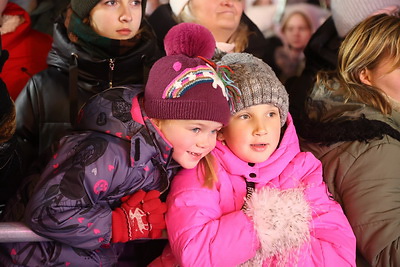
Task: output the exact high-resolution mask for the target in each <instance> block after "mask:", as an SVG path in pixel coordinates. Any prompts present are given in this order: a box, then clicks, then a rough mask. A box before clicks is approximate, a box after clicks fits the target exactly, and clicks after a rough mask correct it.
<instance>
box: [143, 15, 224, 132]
mask: <svg viewBox="0 0 400 267" xmlns="http://www.w3.org/2000/svg"><path fill="white" fill-rule="evenodd" d="M164 46H165V51H166V53H167V56H165V57H163V58H161V59H159V60H158V61H157V62H156V63H155V64H154V65H153V67H152V68H151V70H150V73H149V79H148V82H147V84H146V88H145V96H144V99H145V100H144V107H145V110H146V113H147V115H148V116H149V117H150V118H156V119H175V120H180V119H181V120H210V121H217V122H221V123H223V124H227V123H228V121H229V117H230V111H229V105H228V98H227V95H226V91H225V90H226V88H225V86H224V84H223V82H222V80H221V79H220V78H219V76H218V75H217V73H216V71H215V69H214V68H213V67H212V66H211V65H212V64H214V63H213V62H211V61H210V60H209V59H210V58H211V57H212V56H213V54H214V51H215V39H214V37H213V35H212V34H211V32H210V31H209V30H207V29H206V28H204V27H203V26H201V25H198V24H194V23H180V24H178V25H176V26H174V27H173V28H171V30H170V31H169V32H168V33H167V35H166V37H165V39H164Z"/></svg>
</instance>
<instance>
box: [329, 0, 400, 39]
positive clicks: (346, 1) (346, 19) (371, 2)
mask: <svg viewBox="0 0 400 267" xmlns="http://www.w3.org/2000/svg"><path fill="white" fill-rule="evenodd" d="M389 6H400V0H331V12H332V18H333V21H334V23H335V27H336V30H337V32H338V34H339V36H340V37H345V36H346V34H347V33H348V32H349V31H350V29H351V28H353V27H354V26H355V25H357V24H358V23H360V22H361V21H362V20H363V19H365V18H367V17H368V16H370V15H371V14H373V13H374V12H376V11H378V10H381V9H384V8H386V7H389Z"/></svg>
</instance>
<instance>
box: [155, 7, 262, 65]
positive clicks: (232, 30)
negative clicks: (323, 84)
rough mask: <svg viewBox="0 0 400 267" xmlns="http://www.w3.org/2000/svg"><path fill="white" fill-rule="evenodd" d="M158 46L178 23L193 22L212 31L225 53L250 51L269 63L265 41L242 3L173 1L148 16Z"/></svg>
mask: <svg viewBox="0 0 400 267" xmlns="http://www.w3.org/2000/svg"><path fill="white" fill-rule="evenodd" d="M149 22H150V24H151V26H152V27H153V29H154V31H155V33H156V35H157V38H158V42H159V44H162V40H163V38H164V36H165V34H166V33H167V31H168V30H169V29H170V28H171V27H172V26H173V25H175V24H177V23H182V22H192V23H197V24H200V25H202V26H204V27H206V28H207V29H209V30H210V31H211V33H212V34H213V36H214V38H215V39H216V44H217V48H218V49H219V50H220V51H222V52H227V53H230V52H247V53H250V54H253V55H255V56H257V57H259V58H261V59H263V60H264V61H266V60H267V59H266V53H265V51H266V47H267V45H268V44H267V43H266V40H265V38H264V36H263V34H262V33H261V31H260V30H259V29H258V27H257V26H256V25H255V24H254V23H253V22H252V21H251V20H250V19H249V18H248V17H247V16H246V15H245V14H244V1H242V0H217V1H216V0H171V1H169V4H166V5H161V6H160V7H159V8H158V9H157V10H155V11H154V13H153V14H152V15H151V16H150V17H149Z"/></svg>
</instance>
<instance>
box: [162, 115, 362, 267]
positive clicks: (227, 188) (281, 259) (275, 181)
mask: <svg viewBox="0 0 400 267" xmlns="http://www.w3.org/2000/svg"><path fill="white" fill-rule="evenodd" d="M287 124H288V127H287V129H286V131H285V133H284V136H283V139H282V141H281V143H280V145H279V147H278V148H277V150H276V151H275V152H274V153H273V154H272V155H271V157H270V158H269V159H268V160H267V161H265V162H263V163H257V164H252V163H248V162H244V161H242V160H240V159H239V158H237V157H236V156H235V155H233V154H232V152H231V151H230V150H229V149H228V147H226V146H224V145H223V144H222V143H221V142H217V147H216V148H215V149H214V151H213V154H214V156H215V157H216V162H218V173H217V176H218V182H217V183H216V184H215V186H214V187H213V188H212V189H209V188H207V187H204V185H203V179H199V178H198V177H199V176H198V173H199V172H198V170H197V169H192V170H181V171H180V172H179V173H178V174H177V175H176V176H175V177H174V180H173V182H172V184H171V191H170V193H169V194H168V198H167V205H168V212H167V215H166V222H167V229H168V235H169V241H170V246H171V249H172V251H173V253H174V255H176V256H177V258H179V259H180V260H179V265H180V266H213V267H215V266H237V265H239V264H243V263H244V264H245V265H244V266H261V265H262V266H276V265H278V264H279V263H285V260H287V261H286V263H287V265H296V266H307V267H309V266H355V238H354V234H353V232H352V231H351V228H350V225H349V223H348V221H347V219H346V217H345V215H344V214H343V211H342V209H341V207H340V206H339V204H338V203H336V202H334V201H332V200H331V199H330V197H329V196H328V194H327V188H326V186H325V184H324V183H323V181H322V167H321V163H320V161H318V160H317V159H316V158H315V157H314V156H313V155H312V154H311V153H304V152H300V149H299V143H298V139H297V135H296V132H295V128H294V125H293V122H292V119H291V117H290V116H289V118H288V120H287ZM246 181H248V182H254V183H255V188H256V192H255V193H253V201H251V202H252V206H254V207H256V206H259V208H261V209H259V210H256V209H253V210H252V208H251V207H252V206H250V208H249V211H247V212H248V213H251V214H254V217H253V219H254V220H258V219H260V217H263V214H269V216H270V217H267V216H266V217H265V218H261V219H264V220H265V221H264V223H265V225H262V224H260V225H259V226H254V224H253V222H252V220H251V219H250V218H249V217H248V216H247V215H245V213H244V212H243V211H242V210H241V209H242V206H243V204H244V199H245V197H246ZM284 195H286V196H287V197H286V201H290V200H291V199H292V200H293V199H296V198H297V199H299V200H301V202H302V203H303V205H301V204H298V203H296V204H294V205H292V204H291V203H290V202H284V201H285V198H284ZM279 197H282V199H280V200H279ZM254 198H258V199H259V200H260V201H263V203H257V201H254ZM270 200H271V201H276V202H275V203H274V202H272V203H271V204H270V205H268V204H266V203H268V201H270ZM276 203H279V204H277V205H275V204H276ZM286 203H289V204H286ZM296 209H297V211H298V212H299V213H297V214H296V216H293V215H294V214H290V212H289V210H296ZM310 211H311V214H310V215H311V216H312V220H311V221H300V220H298V219H296V218H299V217H300V218H301V219H304V217H305V216H304V214H306V213H308V212H310ZM285 215H286V217H285ZM288 219H289V220H290V222H288V221H287V220H288ZM294 219H295V220H294ZM273 220H275V223H274V224H273V225H271V222H272V221H273ZM287 223H290V225H291V226H293V227H298V228H299V229H304V228H305V229H306V233H305V232H303V233H301V232H297V231H296V233H293V232H291V231H290V227H289V225H288V224H287ZM268 224H269V225H268ZM274 228H276V229H277V230H274ZM309 228H310V229H309ZM282 229H284V230H282ZM288 232H289V233H293V234H292V235H289V237H288V236H286V237H284V236H285V234H286V233H288ZM302 234H303V236H302ZM307 235H308V236H307ZM261 236H263V237H261ZM271 239H274V240H276V242H275V243H274V242H271ZM296 239H297V240H296ZM304 240H309V241H306V242H305V243H304V244H303V245H301V248H300V249H296V248H294V250H293V251H292V252H293V253H292V254H291V256H289V249H290V247H292V245H293V244H296V243H297V244H300V242H299V241H304ZM261 243H263V244H269V247H264V249H265V250H264V255H262V254H260V253H257V251H258V250H259V249H260V244H261ZM274 251H281V252H282V253H281V254H278V256H277V257H269V258H267V259H265V260H264V262H263V264H261V260H258V258H254V257H255V256H256V253H257V257H259V256H265V255H271V254H272V253H274ZM167 252H168V250H165V251H164V254H163V256H162V258H164V257H165V259H167V258H168V256H167ZM247 260H249V261H248V262H246V261H247Z"/></svg>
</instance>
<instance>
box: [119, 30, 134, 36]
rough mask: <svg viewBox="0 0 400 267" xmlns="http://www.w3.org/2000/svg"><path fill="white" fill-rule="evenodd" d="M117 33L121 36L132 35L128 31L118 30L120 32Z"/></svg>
mask: <svg viewBox="0 0 400 267" xmlns="http://www.w3.org/2000/svg"><path fill="white" fill-rule="evenodd" d="M117 32H118V33H119V34H121V35H130V34H131V33H132V31H131V30H130V29H120V30H117Z"/></svg>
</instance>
